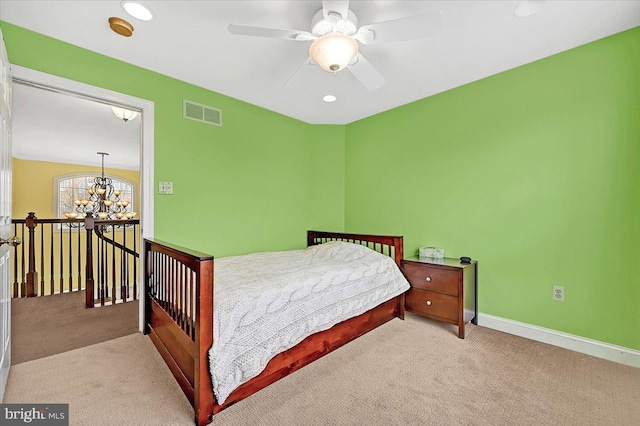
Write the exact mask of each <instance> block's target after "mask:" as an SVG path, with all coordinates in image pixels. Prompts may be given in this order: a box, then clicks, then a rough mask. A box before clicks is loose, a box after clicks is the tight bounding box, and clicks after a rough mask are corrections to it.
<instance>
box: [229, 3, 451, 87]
mask: <svg viewBox="0 0 640 426" xmlns="http://www.w3.org/2000/svg"><path fill="white" fill-rule="evenodd" d="M443 27H444V14H443V13H442V12H437V13H431V14H425V15H415V16H410V17H407V18H401V19H395V20H391V21H383V22H377V23H374V24H369V25H364V26H362V27H360V28H358V18H357V17H356V15H355V13H353V12H352V11H351V10H350V9H349V0H323V2H322V9H320V10H319V11H317V12H316V13H315V14H314V16H313V18H312V20H311V32H309V31H298V30H285V29H277V28H262V27H252V26H246V25H236V24H231V25H229V28H228V29H229V32H230V33H231V34H234V35H244V36H253V37H268V38H279V39H284V40H292V41H301V42H308V41H312V43H311V46H310V47H309V58H307V59H306V60H305V61H304V63H303V64H302V65H301V66H300V67H299V68H298V70H297V71H296V72H295V73H294V74H293V75H292V76H291V78H289V80H288V81H287V84H285V86H287V85H289V83H290V82H291V81H292V80H293V77H294V76H295V75H296V74H298V73H300V72H301V71H302V69H303V68H304V67H305V65H308V64H314V63H315V64H318V65H319V66H320V67H321V68H322V69H323V70H325V71H328V72H333V73H338V72H339V71H342V70H343V69H348V70H349V71H350V72H351V73H352V74H353V75H354V76H355V77H356V78H357V79H358V80H359V81H360V82H361V83H362V84H363V85H364V86H365V87H366V88H367V89H369V90H375V89H378V88H379V87H381V86H382V85H383V84H384V82H385V80H384V77H383V76H382V75H381V74H380V73H379V72H378V71H377V70H376V69H375V68H374V67H373V65H371V64H370V63H369V61H367V60H366V59H365V57H364V56H363V55H362V53H360V52H358V48H359V44H358V43H361V44H364V45H374V44H381V43H391V42H397V41H405V40H415V39H424V38H432V37H436V36H437V35H438V34H439V33H440V31H441V30H442V28H443Z"/></svg>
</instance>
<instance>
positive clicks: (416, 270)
mask: <svg viewBox="0 0 640 426" xmlns="http://www.w3.org/2000/svg"><path fill="white" fill-rule="evenodd" d="M404 274H405V275H406V276H407V280H409V283H411V287H415V288H420V289H423V290H429V291H437V292H439V293H446V294H450V295H452V296H457V295H458V281H459V276H458V271H456V270H450V269H441V268H436V267H432V266H429V265H424V264H422V265H417V264H414V263H409V262H405V263H404Z"/></svg>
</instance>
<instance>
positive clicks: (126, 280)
mask: <svg viewBox="0 0 640 426" xmlns="http://www.w3.org/2000/svg"><path fill="white" fill-rule="evenodd" d="M113 237H114V238H115V234H114V236H113ZM122 245H123V246H124V247H126V246H127V227H126V226H123V227H122ZM122 253H123V254H124V260H125V264H126V265H127V267H126V268H125V270H124V275H123V276H122V277H120V282H121V283H122V284H124V285H125V288H126V290H125V295H126V293H128V292H129V274H127V271H128V270H129V255H128V254H127V252H125V251H124V250H122ZM125 299H126V298H125Z"/></svg>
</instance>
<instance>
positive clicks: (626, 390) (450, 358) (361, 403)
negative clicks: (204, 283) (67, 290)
mask: <svg viewBox="0 0 640 426" xmlns="http://www.w3.org/2000/svg"><path fill="white" fill-rule="evenodd" d="M454 330H455V327H452V326H448V325H444V324H439V323H436V322H433V321H429V320H426V319H423V318H420V317H416V316H413V315H407V319H406V321H400V320H397V319H396V320H393V321H391V322H390V323H388V324H385V325H383V326H382V327H380V328H378V329H376V330H374V331H372V332H370V333H368V334H367V335H365V336H363V337H361V338H359V339H358V340H356V341H354V342H351V343H349V344H347V345H346V346H344V347H342V348H340V349H338V350H337V351H335V352H333V353H331V354H329V355H328V356H326V357H324V358H323V359H321V360H318V361H316V362H315V363H313V364H311V365H309V366H307V367H304V368H303V369H301V370H299V371H297V372H295V373H293V374H292V375H290V376H288V377H286V378H284V379H282V380H280V381H278V382H276V383H275V384H273V385H271V386H270V387H268V388H266V389H264V390H262V391H260V392H258V393H257V394H255V395H253V396H251V397H249V398H248V399H245V400H244V401H241V402H239V403H238V404H236V405H234V406H232V407H230V408H228V409H227V410H225V411H223V412H222V413H220V414H218V415H216V417H215V420H214V425H217V426H229V425H305V426H307V425H360V424H367V425H425V424H428V425H461V424H462V425H637V424H640V370H638V369H635V368H632V367H628V366H624V365H620V364H615V363H612V362H609V361H604V360H600V359H597V358H592V357H589V356H586V355H582V354H579V353H576V352H571V351H568V350H564V349H560V348H556V347H553V346H549V345H545V344H542V343H537V342H533V341H530V340H527V339H523V338H520V337H516V336H511V335H508V334H504V333H500V332H498V331H494V330H490V329H486V328H482V327H473V328H472V329H471V330H470V332H468V333H467V338H466V339H465V340H460V339H458V338H457V337H456V336H455V334H454ZM4 402H69V403H71V406H70V417H71V424H73V425H114V424H117V425H176V426H178V425H191V424H192V418H193V411H192V408H191V406H190V405H189V403H188V402H187V400H186V398H185V397H184V396H183V394H182V392H181V391H180V388H179V387H178V385H177V384H176V383H175V381H174V379H173V376H171V374H170V372H169V370H168V369H167V367H166V366H165V365H164V363H163V361H162V359H161V358H160V356H159V355H158V353H157V352H156V350H155V348H154V347H153V345H152V344H151V342H150V341H149V339H148V338H147V337H146V336H142V335H140V334H135V335H131V336H126V337H122V338H119V339H116V340H112V341H109V342H105V343H100V344H97V345H94V346H90V347H86V348H82V349H78V350H74V351H71V352H67V353H63V354H59V355H54V356H51V357H48V358H44V359H40V360H36V361H31V362H27V363H23V364H20V365H17V366H14V367H12V369H11V371H10V374H9V381H8V385H7V391H6V394H5V400H4Z"/></svg>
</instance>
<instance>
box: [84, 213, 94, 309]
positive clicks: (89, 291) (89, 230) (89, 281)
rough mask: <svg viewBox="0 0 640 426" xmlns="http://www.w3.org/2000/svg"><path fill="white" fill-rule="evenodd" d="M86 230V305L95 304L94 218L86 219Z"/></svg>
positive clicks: (89, 306)
mask: <svg viewBox="0 0 640 426" xmlns="http://www.w3.org/2000/svg"><path fill="white" fill-rule="evenodd" d="M84 230H85V234H86V244H87V246H86V253H87V258H86V266H85V282H86V284H85V286H84V288H85V290H84V291H85V307H87V308H93V307H94V306H95V295H94V285H95V284H94V281H93V219H91V218H88V219H85V220H84Z"/></svg>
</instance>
